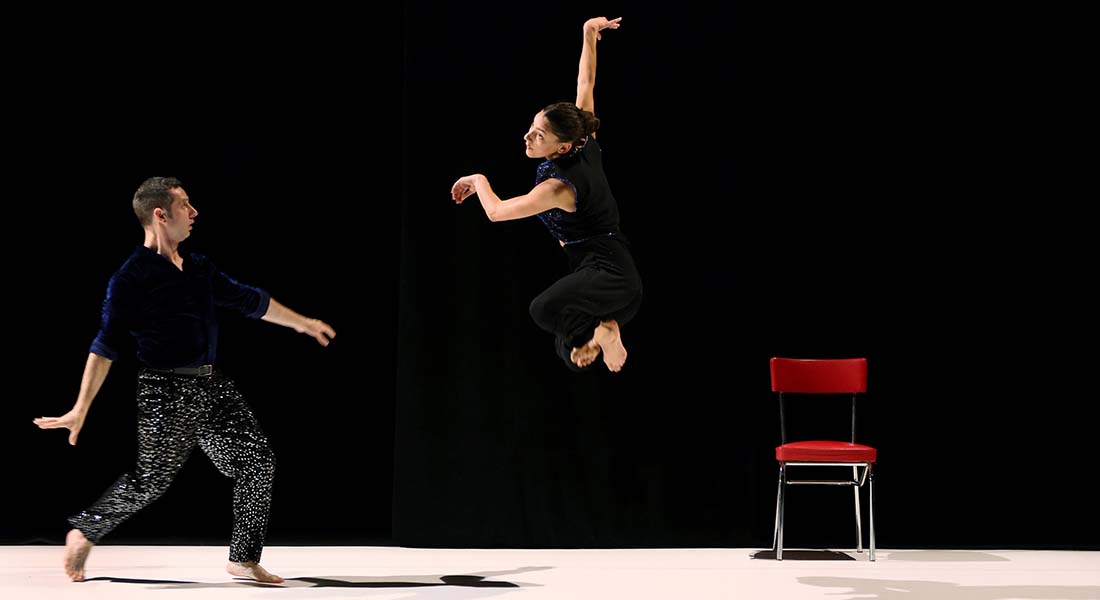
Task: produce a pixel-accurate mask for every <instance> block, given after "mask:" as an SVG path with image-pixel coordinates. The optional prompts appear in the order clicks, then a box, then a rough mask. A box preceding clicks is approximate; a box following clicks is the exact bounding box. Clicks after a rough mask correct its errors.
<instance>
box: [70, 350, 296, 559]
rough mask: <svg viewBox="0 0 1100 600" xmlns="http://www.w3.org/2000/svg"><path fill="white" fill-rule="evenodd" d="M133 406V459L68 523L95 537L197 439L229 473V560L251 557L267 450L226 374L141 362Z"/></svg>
mask: <svg viewBox="0 0 1100 600" xmlns="http://www.w3.org/2000/svg"><path fill="white" fill-rule="evenodd" d="M137 408H138V457H137V465H136V467H135V468H134V470H133V471H131V472H129V473H124V474H123V475H122V476H121V477H119V478H118V480H117V481H116V482H115V483H114V484H113V485H112V486H111V487H110V488H108V489H107V492H106V493H104V494H103V497H101V498H100V499H99V500H98V501H97V502H96V503H95V504H93V505H92V506H91V507H89V508H88V509H87V510H84V511H81V512H80V513H78V514H76V515H74V516H73V517H70V518H69V523H70V524H71V525H72V526H73V527H74V528H76V529H78V530H80V532H81V533H83V534H84V536H85V537H86V538H88V540H90V541H91V542H93V543H98V542H99V540H100V539H102V538H103V536H105V535H107V534H108V533H110V532H111V530H113V529H114V528H115V527H117V526H118V525H119V524H121V523H122V522H123V521H125V520H126V519H128V518H129V517H130V516H132V515H133V514H134V513H136V512H137V511H138V510H140V509H142V508H144V507H145V506H147V505H148V504H149V503H151V502H152V501H153V500H156V499H157V498H159V497H160V495H161V494H163V493H164V492H165V490H167V489H168V486H169V485H170V484H171V483H172V480H173V479H174V478H175V476H176V473H178V472H179V470H180V467H182V466H183V463H184V461H186V460H187V457H188V456H189V455H190V454H191V450H193V449H194V447H195V446H196V445H198V446H199V447H200V448H202V450H203V452H205V453H206V455H207V456H209V457H210V460H211V461H213V462H214V465H215V466H216V467H217V468H218V470H219V471H221V472H222V474H224V475H226V476H228V477H232V478H233V479H234V480H235V483H234V487H233V535H232V538H231V541H230V547H229V560H231V561H235V562H245V561H255V562H259V560H260V554H261V553H262V552H263V547H264V539H265V537H266V536H267V519H268V513H269V512H270V508H271V483H272V479H273V477H274V475H275V455H274V454H273V453H272V451H271V447H270V445H269V444H268V442H267V437H265V436H264V433H263V431H262V430H261V429H260V425H259V423H258V422H257V421H256V417H255V416H253V415H252V411H251V410H250V409H249V408H248V405H247V404H245V402H244V398H243V397H242V396H241V393H240V392H239V391H237V388H236V386H235V385H234V384H233V381H232V380H231V379H229V378H228V377H226V376H225V375H223V374H222V373H221V372H220V371H217V370H215V372H214V374H213V375H209V376H206V377H192V376H185V375H171V374H165V373H157V372H155V371H149V370H147V369H142V370H141V371H140V373H139V375H138V397H137ZM196 495H197V496H202V494H201V493H199V494H196ZM199 501H201V502H206V501H207V500H206V499H205V497H204V498H202V499H201V500H199Z"/></svg>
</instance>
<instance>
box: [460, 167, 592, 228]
mask: <svg viewBox="0 0 1100 600" xmlns="http://www.w3.org/2000/svg"><path fill="white" fill-rule="evenodd" d="M474 194H477V197H478V199H479V200H481V208H483V209H485V216H487V217H489V220H490V221H512V220H514V219H522V218H524V217H530V216H532V215H537V214H539V213H541V212H545V211H548V210H550V209H551V208H560V209H562V210H565V211H568V212H573V211H575V210H576V206H575V205H576V195H575V194H574V192H573V188H572V187H571V186H569V185H568V184H566V183H563V182H562V181H560V180H558V179H547V180H546V181H543V182H542V183H540V184H538V185H536V186H535V187H534V188H532V189H531V191H530V192H527V193H526V194H524V195H522V196H516V197H515V198H509V199H508V200H501V199H500V196H497V195H496V192H494V191H493V188H492V187H491V186H490V185H489V180H488V179H486V177H485V176H484V175H481V174H474V175H467V176H465V177H463V178H461V179H459V180H458V181H456V182H455V184H454V185H453V186H451V199H452V200H454V201H455V203H456V204H462V201H463V200H465V199H466V198H469V197H470V196H472V195H474Z"/></svg>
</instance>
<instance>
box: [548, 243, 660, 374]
mask: <svg viewBox="0 0 1100 600" xmlns="http://www.w3.org/2000/svg"><path fill="white" fill-rule="evenodd" d="M562 249H563V250H564V251H565V254H566V256H567V257H568V259H569V268H570V270H571V271H572V272H571V273H570V274H569V275H566V276H565V277H562V278H561V279H559V280H558V281H557V282H555V283H554V285H551V286H550V287H548V288H546V291H544V292H542V293H541V294H539V295H538V296H537V297H535V299H534V300H532V301H531V307H530V311H531V318H533V319H534V320H535V323H537V324H538V326H539V327H541V328H542V329H544V330H546V331H548V332H550V333H552V334H554V346H555V349H556V350H557V353H558V356H559V357H561V359H562V360H563V361H565V364H566V366H567V367H569V368H570V369H572V370H574V371H580V370H582V369H581V368H580V367H578V366H577V365H576V364H574V363H573V361H572V360H570V359H569V354H570V352H572V350H573V348H577V347H579V346H582V345H584V344H585V343H587V342H588V341H589V340H591V339H592V335H593V333H594V332H595V330H596V326H598V325H599V324H600V321H608V320H612V319H613V320H615V321H617V322H618V323H619V325H620V326H622V325H624V324H626V323H627V322H629V321H630V320H631V319H633V318H634V315H635V314H637V313H638V309H639V308H640V307H641V305H642V278H641V277H640V276H639V275H638V269H637V267H635V266H634V258H633V257H632V256H631V254H630V248H629V246H628V245H627V242H626V240H625V239H624V238H622V237H619V236H604V237H599V238H595V239H592V240H588V241H586V242H580V243H577V244H569V245H566V246H564V247H563V248H562ZM592 364H595V362H593V363H592ZM589 366H590V367H591V366H592V365H589Z"/></svg>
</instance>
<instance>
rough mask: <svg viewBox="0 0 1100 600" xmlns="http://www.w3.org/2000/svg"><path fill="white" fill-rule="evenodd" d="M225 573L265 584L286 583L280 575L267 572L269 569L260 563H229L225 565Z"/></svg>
mask: <svg viewBox="0 0 1100 600" xmlns="http://www.w3.org/2000/svg"><path fill="white" fill-rule="evenodd" d="M225 571H226V572H227V573H229V574H230V575H235V576H237V577H247V578H249V579H255V580H256V581H260V582H263V583H283V581H285V580H284V579H283V578H282V577H279V576H278V575H272V574H271V573H268V572H267V569H265V568H263V567H261V566H260V563H255V562H232V561H230V562H228V563H226V565H225Z"/></svg>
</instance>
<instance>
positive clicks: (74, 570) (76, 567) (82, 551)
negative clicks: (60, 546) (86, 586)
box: [65, 529, 93, 581]
mask: <svg viewBox="0 0 1100 600" xmlns="http://www.w3.org/2000/svg"><path fill="white" fill-rule="evenodd" d="M92 545H93V544H92V543H91V542H89V541H88V538H86V537H84V534H83V533H80V531H79V530H76V529H72V530H70V531H69V533H68V535H66V536H65V574H66V575H68V576H69V579H72V580H73V581H84V561H85V560H87V559H88V553H89V552H91V551H92Z"/></svg>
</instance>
